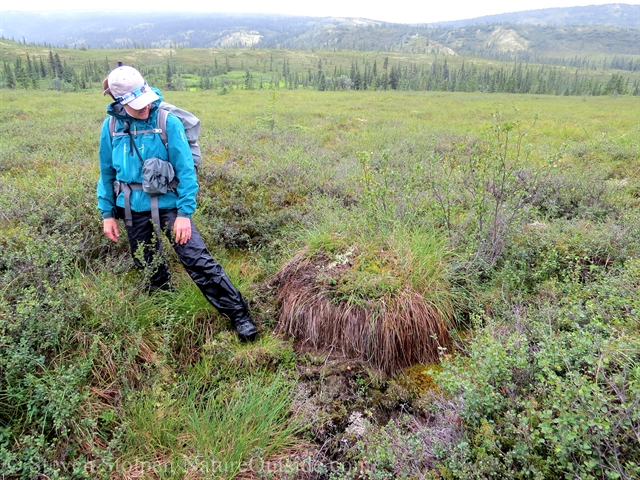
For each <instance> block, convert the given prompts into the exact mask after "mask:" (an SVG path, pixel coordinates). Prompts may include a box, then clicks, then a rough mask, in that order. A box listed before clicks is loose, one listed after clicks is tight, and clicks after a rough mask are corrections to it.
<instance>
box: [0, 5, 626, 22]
mask: <svg viewBox="0 0 640 480" xmlns="http://www.w3.org/2000/svg"><path fill="white" fill-rule="evenodd" d="M204 2H206V3H204ZM204 2H203V3H202V4H201V5H198V4H197V3H196V2H193V1H192V2H179V1H177V0H152V1H146V2H140V1H133V2H124V3H120V2H98V1H96V2H88V1H87V0H20V1H9V0H7V1H3V2H0V11H2V10H20V11H27V10H28V11H52V10H58V11H59V10H144V9H145V8H153V9H154V10H160V11H203V12H204V11H208V12H239V13H240V12H242V13H284V14H289V15H306V16H312V17H330V16H333V17H362V18H369V19H372V20H383V21H386V22H397V23H430V22H440V21H445V20H463V19H467V18H475V17H481V16H484V15H495V14H500V13H508V12H520V11H524V10H537V9H540V8H554V7H576V6H586V5H604V4H610V3H616V2H612V1H610V0H608V1H607V0H604V1H598V0H586V1H580V0H487V1H483V0H435V1H434V0H232V1H230V2H222V1H207V0H204ZM620 3H628V4H631V5H637V4H638V2H637V1H627V2H620ZM185 5H187V6H186V7H185ZM105 7H106V8H105Z"/></svg>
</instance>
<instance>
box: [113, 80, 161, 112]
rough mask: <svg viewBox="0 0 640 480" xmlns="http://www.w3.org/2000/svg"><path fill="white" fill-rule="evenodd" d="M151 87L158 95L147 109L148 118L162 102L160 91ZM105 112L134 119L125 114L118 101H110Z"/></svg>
mask: <svg viewBox="0 0 640 480" xmlns="http://www.w3.org/2000/svg"><path fill="white" fill-rule="evenodd" d="M151 89H152V90H153V91H154V92H156V94H157V95H158V100H156V101H155V102H152V103H151V110H150V111H149V118H151V114H152V113H153V112H154V111H155V110H157V109H158V106H159V105H160V104H161V103H162V93H161V92H160V90H158V89H157V88H154V87H151ZM107 114H109V115H111V116H112V117H116V118H117V119H119V120H135V119H134V118H133V117H131V116H129V114H127V112H126V110H125V109H124V106H123V105H121V104H119V103H118V102H111V103H110V104H109V105H108V106H107Z"/></svg>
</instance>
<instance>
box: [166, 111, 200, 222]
mask: <svg viewBox="0 0 640 480" xmlns="http://www.w3.org/2000/svg"><path fill="white" fill-rule="evenodd" d="M167 138H168V141H169V162H171V165H172V166H173V169H174V170H175V174H176V179H177V180H178V186H177V187H176V190H177V194H178V201H177V204H176V206H177V208H178V216H179V217H191V215H193V212H195V210H196V205H197V204H196V194H197V193H198V189H199V188H200V187H199V185H198V181H197V178H196V171H195V168H194V166H193V156H192V155H191V149H190V147H189V142H188V141H187V136H186V134H185V131H184V126H183V125H182V122H181V121H180V119H179V118H178V117H176V116H175V115H172V114H169V115H167Z"/></svg>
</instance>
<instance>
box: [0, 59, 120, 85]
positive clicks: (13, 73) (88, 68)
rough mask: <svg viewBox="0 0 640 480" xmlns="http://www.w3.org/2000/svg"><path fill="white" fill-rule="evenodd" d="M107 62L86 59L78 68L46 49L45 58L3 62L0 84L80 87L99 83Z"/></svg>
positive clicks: (106, 60)
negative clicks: (100, 62) (87, 60)
mask: <svg viewBox="0 0 640 480" xmlns="http://www.w3.org/2000/svg"><path fill="white" fill-rule="evenodd" d="M109 69H110V68H109V61H108V59H105V64H104V65H102V66H99V65H98V64H97V62H86V63H85V64H84V65H83V66H82V68H81V69H76V68H73V67H70V66H68V65H67V62H66V60H64V61H61V60H60V57H59V55H58V54H57V53H53V51H51V50H49V55H48V58H47V59H46V60H45V59H43V57H42V56H38V57H35V58H31V57H30V56H29V54H27V55H26V57H25V58H22V57H17V58H16V60H15V62H13V63H11V62H6V61H5V62H3V66H2V73H1V75H0V87H3V88H24V89H38V88H43V89H52V90H62V89H65V90H75V91H77V90H83V89H87V88H91V84H92V82H93V84H94V86H95V83H98V82H102V79H103V78H104V76H105V72H108V71H109Z"/></svg>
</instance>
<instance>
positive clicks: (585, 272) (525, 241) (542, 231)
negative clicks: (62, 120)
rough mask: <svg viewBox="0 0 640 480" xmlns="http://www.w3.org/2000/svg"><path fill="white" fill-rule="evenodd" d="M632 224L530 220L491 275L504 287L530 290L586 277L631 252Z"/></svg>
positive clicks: (531, 291)
mask: <svg viewBox="0 0 640 480" xmlns="http://www.w3.org/2000/svg"><path fill="white" fill-rule="evenodd" d="M633 235H637V234H634V227H632V226H631V225H624V224H619V223H614V222H607V223H601V224H597V223H592V222H589V221H556V222H552V223H543V222H532V223H530V224H529V225H526V226H525V227H524V228H523V229H522V232H521V233H520V234H518V235H515V236H514V237H513V239H512V242H511V244H510V245H509V246H508V248H507V250H506V251H505V253H504V256H503V259H502V260H501V262H500V265H499V270H498V271H497V272H496V274H495V278H496V280H497V281H500V282H501V283H502V285H503V287H506V288H507V289H508V291H510V292H513V293H517V292H522V293H536V292H539V291H541V290H544V289H545V288H546V286H547V284H548V283H549V282H560V283H563V282H571V281H574V280H575V281H578V282H582V283H585V282H588V281H591V280H593V279H594V278H596V277H597V276H598V275H599V274H600V273H602V272H604V271H606V270H609V269H611V268H613V267H614V266H621V265H623V264H624V262H625V261H626V260H627V259H628V258H629V257H630V256H633V255H634V251H635V250H636V248H637V246H636V244H635V242H634V240H633Z"/></svg>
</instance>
